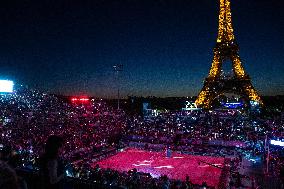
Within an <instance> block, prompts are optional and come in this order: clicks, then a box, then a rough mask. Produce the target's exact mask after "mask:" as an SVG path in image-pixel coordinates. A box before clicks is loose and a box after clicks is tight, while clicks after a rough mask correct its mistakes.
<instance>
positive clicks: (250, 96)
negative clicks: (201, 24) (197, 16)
mask: <svg viewBox="0 0 284 189" xmlns="http://www.w3.org/2000/svg"><path fill="white" fill-rule="evenodd" d="M230 4H231V3H230V0H220V13H219V28H218V38H217V44H216V46H215V48H214V58H213V62H212V65H211V69H210V71H209V75H208V77H207V78H206V79H205V81H204V86H203V88H202V90H201V91H200V93H199V95H198V97H197V99H196V101H195V103H196V105H197V106H198V107H200V108H205V109H209V108H212V102H213V100H214V99H215V98H216V97H218V96H219V95H221V94H223V93H225V92H228V93H235V94H239V95H240V96H241V97H243V98H244V99H246V100H247V101H254V102H257V103H259V104H260V105H262V101H261V99H260V96H259V95H258V93H257V91H256V90H255V89H254V87H253V86H252V84H251V81H250V77H249V76H248V75H247V74H246V72H245V70H244V68H243V66H242V63H241V59H240V56H239V54H238V51H239V47H238V45H237V44H236V42H235V36H234V30H233V26H232V16H231V7H230ZM227 59H228V60H230V61H231V62H232V69H233V76H232V77H227V78H226V77H223V76H222V64H223V62H224V60H227Z"/></svg>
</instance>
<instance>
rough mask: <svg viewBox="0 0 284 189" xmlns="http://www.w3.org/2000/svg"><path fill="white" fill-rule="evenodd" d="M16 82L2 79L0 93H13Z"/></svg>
mask: <svg viewBox="0 0 284 189" xmlns="http://www.w3.org/2000/svg"><path fill="white" fill-rule="evenodd" d="M13 88H14V82H13V81H9V80H0V93H12V92H13Z"/></svg>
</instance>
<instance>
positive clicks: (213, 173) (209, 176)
mask: <svg viewBox="0 0 284 189" xmlns="http://www.w3.org/2000/svg"><path fill="white" fill-rule="evenodd" d="M204 162H206V163H210V164H213V165H214V166H218V167H221V168H222V167H223V166H224V162H225V158H223V157H211V156H195V155H185V154H179V153H176V152H173V153H172V156H171V157H170V158H167V157H166V155H165V153H164V152H150V151H145V150H139V149H133V148H129V149H126V150H124V151H122V152H119V153H117V154H116V155H114V156H111V157H109V158H107V159H104V160H101V161H99V162H97V164H99V166H100V167H101V168H111V169H114V170H117V171H120V172H123V171H129V170H130V169H133V168H136V169H137V170H138V171H139V172H144V173H150V174H151V175H152V176H153V177H159V176H161V175H167V176H168V177H169V178H170V179H179V180H185V177H186V175H188V176H189V177H190V180H191V181H192V182H193V183H194V184H202V182H206V183H207V184H208V185H209V186H214V187H217V186H218V184H219V182H220V177H221V173H222V169H220V168H217V167H214V166H210V165H208V164H206V163H204Z"/></svg>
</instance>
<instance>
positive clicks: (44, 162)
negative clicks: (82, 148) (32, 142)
mask: <svg viewBox="0 0 284 189" xmlns="http://www.w3.org/2000/svg"><path fill="white" fill-rule="evenodd" d="M62 146H63V139H62V138H61V137H58V136H55V135H52V136H50V137H48V140H47V142H46V145H45V153H44V154H43V156H42V157H41V159H40V169H41V170H40V171H41V177H42V181H43V182H42V183H43V186H44V188H46V189H49V188H54V189H59V188H62V187H63V179H64V175H65V174H64V166H63V163H62V161H61V160H60V159H59V152H60V149H61V147H62Z"/></svg>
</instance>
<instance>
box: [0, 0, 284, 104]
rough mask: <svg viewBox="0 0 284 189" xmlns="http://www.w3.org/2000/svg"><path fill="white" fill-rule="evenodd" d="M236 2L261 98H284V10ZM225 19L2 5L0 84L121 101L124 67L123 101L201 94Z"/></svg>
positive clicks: (165, 3) (76, 4)
mask: <svg viewBox="0 0 284 189" xmlns="http://www.w3.org/2000/svg"><path fill="white" fill-rule="evenodd" d="M231 1H232V7H231V8H232V14H233V27H234V30H235V37H236V40H237V43H238V44H239V46H240V56H241V59H242V62H243V65H244V67H245V69H246V71H247V73H248V74H249V75H250V76H251V78H252V83H253V85H254V86H255V88H256V89H257V90H258V91H259V93H260V94H261V95H276V94H277V95H283V94H284V74H283V73H284V11H283V8H284V1H282V0H231ZM218 11H219V2H218V0H112V1H111V0H109V1H108V0H90V1H87V0H86V1H81V0H77V1H72V0H48V1H44V0H36V1H29V0H21V1H13V0H7V1H1V4H0V78H4V79H12V80H15V82H16V83H20V84H25V85H28V86H30V87H31V88H37V89H41V90H44V91H48V92H51V93H57V94H64V95H83V94H85V95H91V96H96V97H107V98H111V97H114V96H115V95H116V81H117V80H116V79H115V74H114V71H113V68H112V66H113V65H115V64H123V66H124V67H123V72H122V73H121V91H122V92H121V93H122V96H127V95H135V96H161V97H165V96H191V95H197V94H198V92H199V91H200V89H201V88H202V85H203V80H204V78H205V77H206V76H207V74H208V72H209V69H210V66H211V62H212V57H213V47H214V46H215V42H216V37H217V25H218V20H217V17H218ZM228 63H229V62H228ZM227 65H229V66H230V64H227Z"/></svg>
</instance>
